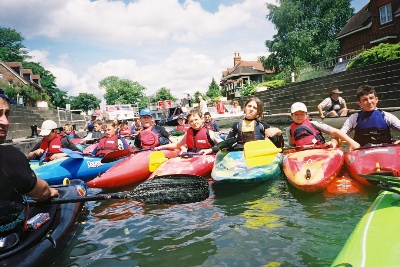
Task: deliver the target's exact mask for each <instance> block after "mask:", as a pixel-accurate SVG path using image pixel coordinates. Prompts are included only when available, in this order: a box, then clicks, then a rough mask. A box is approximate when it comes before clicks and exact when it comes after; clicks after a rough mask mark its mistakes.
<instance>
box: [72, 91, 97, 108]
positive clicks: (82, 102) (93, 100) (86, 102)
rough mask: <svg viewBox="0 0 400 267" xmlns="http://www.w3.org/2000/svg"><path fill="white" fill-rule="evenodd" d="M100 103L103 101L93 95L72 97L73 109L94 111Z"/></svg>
mask: <svg viewBox="0 0 400 267" xmlns="http://www.w3.org/2000/svg"><path fill="white" fill-rule="evenodd" d="M100 102H101V100H100V99H98V98H97V97H95V96H94V95H93V94H87V93H79V95H78V96H74V97H71V109H81V110H84V111H88V110H91V109H93V110H94V109H96V107H97V106H99V105H100Z"/></svg>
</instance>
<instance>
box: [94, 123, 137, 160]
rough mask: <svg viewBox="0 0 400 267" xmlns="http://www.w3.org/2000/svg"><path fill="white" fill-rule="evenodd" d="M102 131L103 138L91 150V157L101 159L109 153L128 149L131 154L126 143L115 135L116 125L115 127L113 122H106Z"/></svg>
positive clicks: (130, 149)
mask: <svg viewBox="0 0 400 267" xmlns="http://www.w3.org/2000/svg"><path fill="white" fill-rule="evenodd" d="M103 129H104V136H103V137H102V138H101V139H100V141H99V143H98V145H97V147H96V148H95V149H93V151H92V154H93V155H96V156H98V157H102V156H105V155H106V154H108V153H110V152H114V151H117V150H123V149H128V150H129V151H131V152H133V150H132V148H131V147H130V146H129V144H128V143H127V141H126V140H125V139H124V138H122V137H119V136H118V135H117V134H116V132H117V125H115V122H114V121H112V120H107V121H106V122H104V124H103Z"/></svg>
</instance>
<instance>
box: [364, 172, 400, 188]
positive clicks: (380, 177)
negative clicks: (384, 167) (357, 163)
mask: <svg viewBox="0 0 400 267" xmlns="http://www.w3.org/2000/svg"><path fill="white" fill-rule="evenodd" d="M384 174H389V173H387V172H384V173H379V172H377V173H370V174H358V176H360V177H362V178H366V179H368V180H373V181H379V182H387V183H391V184H393V185H396V186H399V185H400V177H394V176H390V175H384Z"/></svg>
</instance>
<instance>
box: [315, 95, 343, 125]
mask: <svg viewBox="0 0 400 267" xmlns="http://www.w3.org/2000/svg"><path fill="white" fill-rule="evenodd" d="M341 93H343V92H342V91H339V89H333V90H332V91H331V95H330V96H329V97H328V98H325V99H324V100H323V101H322V102H321V103H320V104H319V105H318V111H319V116H320V117H321V119H324V118H325V117H338V116H340V117H344V116H347V111H348V110H347V105H346V101H345V100H344V99H343V98H342V97H340V94H341ZM342 106H343V107H342Z"/></svg>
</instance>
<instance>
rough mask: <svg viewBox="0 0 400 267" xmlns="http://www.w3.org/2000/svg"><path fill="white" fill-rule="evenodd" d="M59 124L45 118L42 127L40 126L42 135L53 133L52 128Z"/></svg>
mask: <svg viewBox="0 0 400 267" xmlns="http://www.w3.org/2000/svg"><path fill="white" fill-rule="evenodd" d="M57 128H58V125H57V123H55V122H54V121H52V120H45V121H44V122H43V123H42V127H40V134H39V135H41V136H46V135H49V134H50V133H51V131H52V130H54V129H57Z"/></svg>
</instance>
